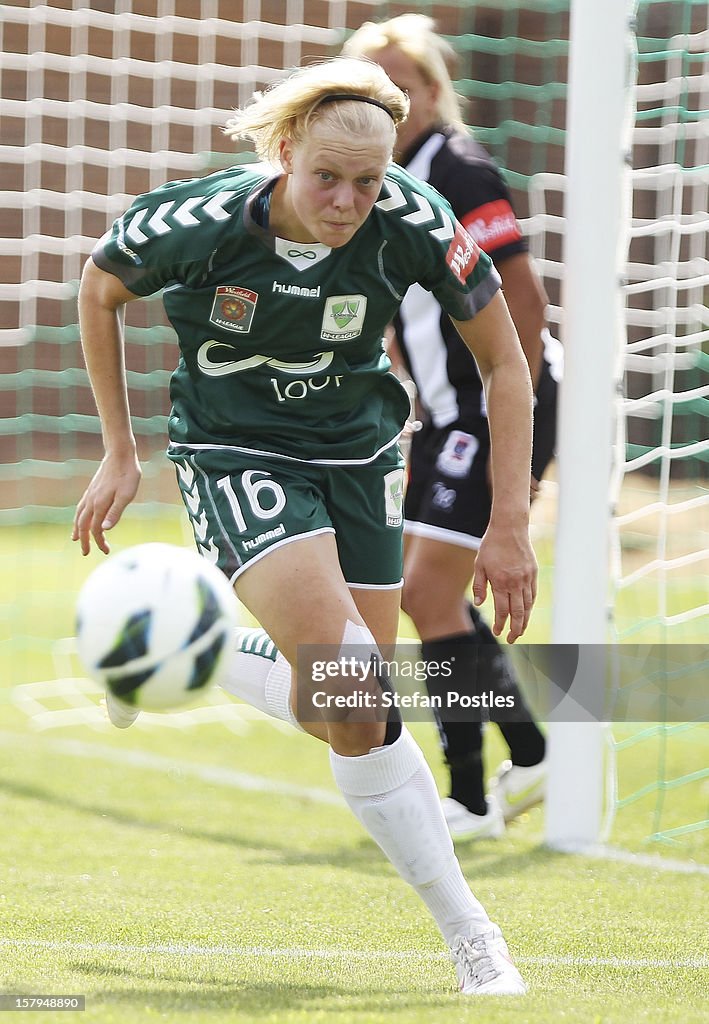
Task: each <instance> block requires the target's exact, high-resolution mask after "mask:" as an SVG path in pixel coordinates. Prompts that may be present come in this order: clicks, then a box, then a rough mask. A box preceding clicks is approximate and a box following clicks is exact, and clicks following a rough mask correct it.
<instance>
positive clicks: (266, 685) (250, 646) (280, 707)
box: [222, 627, 302, 731]
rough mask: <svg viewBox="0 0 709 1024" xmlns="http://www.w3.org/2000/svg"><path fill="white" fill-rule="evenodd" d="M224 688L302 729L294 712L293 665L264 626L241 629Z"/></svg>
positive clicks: (267, 712)
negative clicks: (291, 704)
mask: <svg viewBox="0 0 709 1024" xmlns="http://www.w3.org/2000/svg"><path fill="white" fill-rule="evenodd" d="M235 641H236V643H235V650H234V653H233V655H232V659H231V663H230V665H229V671H228V674H227V677H226V679H225V680H223V682H222V688H223V689H225V690H226V691H227V692H228V693H231V694H233V695H234V696H235V697H239V698H240V699H241V700H244V701H246V703H247V704H250V705H251V706H252V707H254V708H258V710H259V711H263V712H264V714H266V715H270V716H271V718H278V719H280V721H282V722H288V723H289V724H290V725H292V726H295V728H296V729H298V730H300V731H302V726H301V725H300V723H299V722H298V720H297V719H296V717H295V715H294V714H293V712H292V711H291V706H290V690H291V667H290V665H289V663H288V662H287V661H286V659H285V658H284V657H283V655H282V654H281V653H280V651H279V650H278V649H277V648H276V645H275V644H274V642H273V640H271V638H270V636H269V635H268V633H266V632H264V630H263V629H245V628H241V627H240V628H239V629H237V630H236V633H235Z"/></svg>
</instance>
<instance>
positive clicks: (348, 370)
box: [74, 59, 536, 995]
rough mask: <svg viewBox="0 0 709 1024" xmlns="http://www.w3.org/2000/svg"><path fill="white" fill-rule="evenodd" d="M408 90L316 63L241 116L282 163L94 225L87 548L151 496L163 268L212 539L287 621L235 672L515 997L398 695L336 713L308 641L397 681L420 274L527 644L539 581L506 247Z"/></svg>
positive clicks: (468, 960)
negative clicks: (488, 445)
mask: <svg viewBox="0 0 709 1024" xmlns="http://www.w3.org/2000/svg"><path fill="white" fill-rule="evenodd" d="M407 110H408V101H407V99H406V97H405V95H404V94H403V93H402V92H401V91H400V90H399V89H398V88H397V87H396V86H394V85H393V84H392V83H391V81H390V80H389V79H388V77H387V76H386V75H385V74H384V72H383V71H382V70H381V68H379V67H378V66H377V65H375V64H373V63H371V62H369V61H361V60H352V59H335V60H332V61H325V62H323V63H320V64H317V65H313V66H310V67H307V68H303V69H300V70H299V71H297V72H294V73H293V74H292V75H291V76H290V77H288V78H286V79H285V80H284V81H282V82H281V83H279V84H278V85H276V86H274V87H273V88H272V89H270V90H268V91H267V92H265V93H264V94H262V95H260V96H259V97H257V98H256V99H255V101H254V103H253V104H251V105H250V106H248V107H247V108H246V109H244V110H242V111H239V112H237V114H236V116H235V117H234V118H233V120H232V121H231V122H230V123H229V125H228V130H229V132H230V133H231V134H232V135H233V136H234V137H247V138H250V139H252V140H253V141H254V142H255V145H256V149H257V151H258V153H259V155H260V156H261V157H262V158H264V159H265V160H269V161H271V162H272V163H273V164H274V165H280V169H278V170H275V171H274V173H272V174H269V173H267V172H264V171H262V170H258V169H248V168H240V167H239V168H232V169H229V170H226V171H221V172H218V173H216V174H213V175H210V176H208V177H205V178H201V179H196V180H191V181H180V182H172V183H169V184H167V185H165V186H163V187H161V188H158V189H156V190H155V191H154V192H151V193H149V194H147V195H144V196H140V197H139V198H138V199H137V200H136V201H135V203H134V204H133V206H132V207H131V208H130V209H129V210H128V211H127V213H126V214H124V216H122V217H120V218H119V219H118V220H117V221H116V223H115V224H114V226H113V229H112V231H111V232H109V234H108V235H107V236H106V237H104V238H103V239H102V240H101V241H100V242H99V243H98V245H97V247H96V248H95V250H94V252H93V256H92V259H91V260H90V261H89V262H88V263H87V265H86V267H85V270H84V274H83V278H82V284H81V291H80V318H81V329H82V340H83V345H84V350H85V356H86V363H87V366H88V369H89V373H90V377H91V381H92V385H93V389H94V393H95V397H96V402H97V406H98V409H99V414H100V417H101V422H102V427H103V438H104V445H105V456H104V459H103V462H102V463H101V465H100V467H99V469H98V471H97V472H96V474H95V476H94V478H93V480H92V481H91V483H90V484H89V487H88V488H87V490H86V492H85V493H84V495H83V497H82V498H81V500H80V501H79V504H78V507H77V512H76V517H75V524H74V537H75V539H77V540H78V541H79V543H80V545H81V550H82V551H83V552H84V553H87V552H88V551H89V548H90V544H91V539H92V538H93V540H94V542H95V543H96V544H97V546H98V547H99V548H100V549H101V550H102V551H107V550H108V544H107V540H106V531H107V530H109V529H111V528H112V527H113V526H115V524H116V523H117V522H118V520H119V518H120V516H121V513H122V512H123V510H124V508H125V507H126V505H127V504H128V502H129V501H131V500H132V498H133V497H134V496H135V493H136V490H137V487H138V483H139V477H140V468H139V465H138V460H137V457H136V448H135V441H134V437H133V434H132V431H131V426H130V416H129V407H128V398H127V390H126V384H125V374H124V365H123V341H122V324H123V309H124V306H125V304H126V303H127V302H129V301H131V300H133V299H135V298H137V297H138V296H141V295H148V294H150V293H153V292H155V291H157V290H159V289H161V288H164V304H165V309H166V311H167V314H168V317H169V318H170V320H171V322H172V323H173V325H174V327H175V330H176V332H177V336H178V340H179V345H180V361H179V365H178V367H177V370H176V371H175V373H174V375H173V378H172V384H171V397H172V403H173V406H172V412H171V415H170V418H169V434H170V445H169V452H168V454H169V457H170V458H171V459H172V461H173V462H174V464H175V467H176V470H177V476H178V481H179V486H180V490H181V492H182V496H183V498H184V501H185V504H186V506H187V510H188V513H189V516H190V519H191V521H192V526H193V528H194V534H195V540H196V543H197V547H198V549H199V550H200V551H201V552H202V554H204V555H205V556H206V557H208V558H211V559H212V560H213V561H215V562H216V564H217V565H218V566H219V567H220V568H221V569H222V570H223V571H224V572H225V573H226V575H227V576H228V578H229V579H230V580H231V581H232V582H233V583H234V586H235V588H236V592H237V594H238V596H239V598H240V599H241V600H242V601H243V603H244V604H245V605H246V607H247V608H249V609H250V611H251V612H252V613H253V614H254V616H255V617H256V618H257V619H258V620H259V621H260V622H261V623H262V625H263V626H264V628H265V630H266V631H267V633H268V634H269V635H270V637H271V638H272V641H273V643H272V644H270V645H269V644H268V643H265V644H262V645H261V646H260V647H259V655H258V656H256V655H254V654H253V653H250V651H249V649H248V640H246V641H243V639H242V640H240V650H239V653H238V654H236V655H235V659H234V678H233V679H232V680H231V684H233V685H230V688H231V689H232V691H233V692H237V693H239V694H241V695H243V696H245V697H246V698H247V699H250V700H252V701H253V702H254V703H255V704H257V705H258V706H263V707H265V708H266V709H267V710H269V712H270V713H271V714H274V715H276V716H277V717H280V718H282V719H284V720H286V721H290V722H292V723H294V724H297V722H300V724H301V725H302V727H303V728H304V729H305V730H306V731H307V732H310V733H311V734H313V735H315V736H318V737H319V738H321V739H325V740H327V742H328V743H329V744H330V748H331V751H330V759H331V765H332V770H333V774H334V778H335V780H336V783H337V785H338V787H339V788H340V790H341V791H342V793H343V795H344V797H345V799H346V800H347V803H348V804H349V806H350V807H351V809H352V811H353V812H354V814H355V815H356V816H357V818H358V819H359V820H360V822H361V823H362V824H363V826H364V827H365V829H367V831H368V832H369V834H370V835H371V836H372V838H373V839H374V840H375V841H376V842H377V843H378V844H379V846H380V847H381V849H382V850H383V851H384V853H385V855H386V856H387V857H388V858H389V860H390V861H391V863H392V864H393V866H394V867H395V868H396V870H397V871H398V873H399V874H400V875H401V877H402V878H403V879H404V880H405V881H407V882H409V883H410V884H411V885H412V886H413V887H414V889H415V890H416V892H417V893H418V894H419V896H420V897H421V899H422V900H423V902H424V903H425V905H426V906H427V908H428V909H429V911H430V913H431V914H432V916H433V918H434V920H435V921H436V923H437V925H438V927H439V928H440V930H441V933H442V935H443V936H444V939H445V941H446V942H447V943H448V945H449V947H450V949H451V954H452V956H453V958H454V961H455V963H456V970H457V974H458V979H459V984H460V987H461V990H462V991H463V992H464V993H465V994H469V995H483V994H498V995H512V994H520V993H522V992H524V990H525V986H524V983H523V981H522V979H521V978H520V976H519V973H518V971H517V969H516V968H515V967H514V966H513V964H512V963H511V961H510V959H509V954H508V952H507V947H506V945H505V942H504V939H503V938H502V935H501V933H500V929H499V928H498V927H497V925H494V924H492V923H491V921H490V919H489V917H488V915H487V913H486V912H485V910H484V908H483V907H482V906H481V904H480V903H479V902H478V900H477V899H476V898H475V897H474V896H473V894H472V893H471V891H470V889H469V887H468V885H467V883H466V881H465V879H464V877H463V875H462V873H461V870H460V866H459V864H458V862H457V860H456V858H455V855H454V852H453V846H452V842H451V839H450V836H449V834H448V831H447V829H446V827H445V822H444V819H443V815H442V812H441V807H440V802H439V800H438V796H437V793H436V788H435V784H434V781H433V778H432V776H431V773H430V770H429V769H428V766H427V765H426V762H425V760H424V758H423V756H422V754H421V751H420V750H419V748H418V746H417V745H416V743H415V742H414V740H413V739H412V737H411V735H410V734H409V733H408V731H407V730H406V729H405V728H404V727H403V724H402V721H401V718H400V716H399V714H398V713H397V712H396V709H395V708H394V709H392V710H390V711H389V713H388V715H387V716H386V717H384V716H383V715H382V714H381V709H382V706H383V704H384V702H382V701H380V702H379V705H378V706H377V707H376V709H375V711H374V712H370V711H368V710H365V711H363V712H362V713H348V712H343V713H342V714H341V715H339V717H338V716H336V715H335V714H330V713H328V712H324V711H320V710H317V709H316V707H315V705H314V701H313V700H312V699H311V698H312V687H311V684H312V681H313V672H312V668H313V657H314V655H313V652H317V653H318V654H319V655H320V656H322V653H323V651H326V652H330V657H331V665H334V667H335V669H336V671H335V673H334V675H332V676H330V675H328V676H327V677H326V680H325V682H324V683H323V684H320V689H321V690H323V689H324V691H325V694H326V696H332V697H333V698H337V697H342V696H344V697H349V696H351V695H356V694H357V692H358V691H357V690H356V688H355V683H354V681H353V679H352V678H351V677H348V675H347V673H346V671H345V668H344V666H345V664H346V663H347V660H348V659H347V655H348V653H349V652H351V651H352V650H355V651H356V652H358V653H357V657H358V661H359V663H360V664H366V665H367V666H368V672H367V678H366V680H365V681H363V682H362V687H363V688H364V690H365V691H366V693H367V694H368V695H369V696H373V697H376V696H377V694H378V695H379V696H381V693H382V691H383V690H384V689H386V688H387V686H388V683H387V680H386V678H385V677H384V675H383V673H382V672H381V669H380V668H379V658H378V655H379V651H380V650H381V649H384V650H387V649H388V648H389V646H390V645H392V644H393V643H394V641H395V638H396V631H397V623H398V614H399V597H400V588H401V572H402V540H401V537H402V519H403V515H402V475H403V470H402V465H401V459H400V455H399V451H398V446H397V439H398V437H399V434H400V432H401V429H402V426H403V424H404V421H405V419H406V415H407V412H408V399H407V398H406V395H405V393H404V391H403V389H402V388H401V386H400V384H399V383H398V381H397V380H396V379H395V377H394V376H393V375H392V374H391V373H390V372H389V365H390V364H389V360H388V358H387V357H386V355H385V354H384V351H383V346H382V332H383V330H384V327H385V326H386V324H387V323H388V322H389V321H390V320H391V318H392V316H393V315H394V314H395V312H396V309H397V308H398V306H399V304H400V302H401V299H402V296H403V295H404V294H405V292H406V290H407V288H408V287H409V285H411V284H412V283H413V282H419V283H421V284H422V285H423V286H424V287H426V288H430V289H432V290H433V292H434V293H435V294H436V296H437V298H438V301H439V302H440V303H441V305H442V307H443V308H445V309H446V310H447V312H448V314H449V315H450V316H452V317H453V318H454V319H455V322H456V324H457V326H458V329H459V331H460V333H461V336H462V337H463V338H464V340H465V342H466V344H467V345H469V346H470V347H471V350H472V351H474V352H475V355H476V358H477V360H478V362H479V365H480V368H481V374H482V377H483V380H484V383H485V387H486V393H487V401H488V407H489V412H490V423H491V435H492V443H493V448H494V450H495V464H494V479H495V496H496V498H495V505H494V508H493V511H492V515H491V518H490V526H489V528H488V530H487V533H486V536H485V538H484V539H483V541H482V544H481V547H480V552H479V557H478V578H477V588H478V593H479V594H480V596H482V595H483V594H484V592H485V591H486V588H487V584H488V583H489V584H490V586H491V588H492V592H493V595H494V598H495V602H496V609H497V611H496V627H497V628H498V629H499V630H502V629H503V628H504V627H505V625H506V624H508V635H509V637H510V639H512V640H514V639H516V638H517V637H519V636H521V635H522V633H523V632H524V630H525V628H526V626H527V622H528V620H529V615H530V612H531V609H532V604H533V602H534V597H535V588H536V564H535V560H534V555H533V552H532V550H531V547H530V544H529V538H528V506H529V493H528V472H529V460H530V450H531V387H530V382H529V373H528V370H527V366H526V363H525V360H524V356H523V353H522V351H521V348H520V345H519V340H518V338H517V336H516V333H515V330H514V326H513V324H512V321H511V319H510V317H509V313H508V311H507V307H506V305H505V302H504V299H503V298H502V295H501V293H500V291H499V279H498V276H497V274H496V273H495V271H494V269H493V267H492V265H491V263H490V261H489V260H488V259H487V257H486V256H484V255H483V254H481V253H480V252H479V250H478V247H477V246H476V245H475V243H474V242H473V241H472V239H471V238H470V236H469V235H468V234H467V232H466V231H465V230H464V229H463V228H462V227H461V226H460V225H459V224H458V223H457V222H456V221H455V218H454V217H453V214H452V212H451V209H450V207H449V205H448V204H447V203H446V202H445V201H444V200H443V199H442V198H441V197H440V196H438V194H437V193H436V192H434V191H433V190H432V189H430V188H429V187H428V186H426V185H424V184H422V183H420V182H417V181H416V180H415V179H413V178H412V177H411V176H410V175H409V174H407V173H406V172H405V171H402V170H400V169H398V168H396V167H394V166H392V165H391V164H390V158H391V154H392V149H393V145H394V141H395V135H396V125H397V124H398V123H400V122H402V121H403V120H404V118H405V117H406V113H407ZM422 211H425V216H422ZM274 644H275V646H274ZM363 650H364V652H365V656H362V654H361V652H362V651H363ZM249 659H250V661H249ZM247 663H249V664H251V666H252V667H251V668H249V669H248V670H247V669H246V668H244V665H245V664H247ZM254 665H255V667H254ZM291 669H293V670H296V671H294V673H293V676H292V672H291ZM292 682H293V683H295V685H292Z"/></svg>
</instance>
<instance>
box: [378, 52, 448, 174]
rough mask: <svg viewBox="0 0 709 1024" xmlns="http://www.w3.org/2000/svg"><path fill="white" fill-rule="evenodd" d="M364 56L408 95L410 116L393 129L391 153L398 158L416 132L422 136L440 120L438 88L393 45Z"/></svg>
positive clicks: (416, 136)
mask: <svg viewBox="0 0 709 1024" xmlns="http://www.w3.org/2000/svg"><path fill="white" fill-rule="evenodd" d="M367 56H368V57H371V59H372V60H375V61H376V62H377V64H379V65H380V67H382V68H383V69H384V71H386V73H387V75H388V76H389V78H391V80H392V82H393V83H394V85H398V86H399V88H400V89H401V90H402V92H406V93H408V95H409V103H410V107H409V116H408V117H407V119H406V120H405V121H404V122H403V124H400V125H399V127H398V128H397V132H396V146H395V150H394V156H395V158H397V159H398V158H399V157H400V156H401V154H402V153H404V152H405V151H406V150H407V149H408V148H409V146H410V145H411V143H412V142H414V140H415V139H417V138H418V137H419V135H423V133H424V132H425V131H428V129H429V128H431V126H432V125H434V124H435V123H436V122H437V121H438V120H439V114H438V96H439V91H440V90H439V88H438V85H437V83H436V82H428V81H427V80H426V79H425V78H424V76H423V75H422V73H421V71H420V70H419V68H418V65H417V64H415V63H414V61H413V60H411V58H410V57H407V56H406V54H405V53H402V52H401V50H399V49H398V48H397V47H396V46H387V47H385V48H384V49H383V50H377V51H376V52H375V53H370V54H367Z"/></svg>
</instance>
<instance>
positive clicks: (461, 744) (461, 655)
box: [421, 633, 487, 814]
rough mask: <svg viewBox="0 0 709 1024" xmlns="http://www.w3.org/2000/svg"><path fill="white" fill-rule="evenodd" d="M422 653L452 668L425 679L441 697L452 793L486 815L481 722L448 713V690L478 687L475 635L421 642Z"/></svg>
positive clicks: (438, 719)
mask: <svg viewBox="0 0 709 1024" xmlns="http://www.w3.org/2000/svg"><path fill="white" fill-rule="evenodd" d="M421 653H422V656H423V660H424V661H425V662H426V663H427V664H428V663H431V664H433V663H437V664H439V665H440V664H443V663H445V664H448V665H450V668H451V675H449V676H447V677H445V678H443V677H441V676H434V675H433V674H431V676H430V677H428V676H427V679H426V686H427V689H428V692H429V694H430V695H431V696H432V697H434V696H440V697H441V698H442V704H443V709H444V713H443V714H441V713H439V712H436V711H434V714H435V717H436V724H437V726H438V732H439V735H440V737H441V743H442V745H443V752H444V755H445V759H446V764H447V765H448V769H449V771H450V780H451V788H450V795H451V797H452V798H453V799H454V800H457V801H458V803H461V804H463V806H465V807H467V808H468V810H469V811H472V813H473V814H485V813H486V811H487V804H486V803H485V780H484V774H483V763H482V725H481V723H480V722H479V721H475V720H472V719H470V720H464V719H463V717H462V716H460V717H459V718H458V719H457V720H455V721H453V720H451V717H450V715H448V714H446V713H445V709H446V700H445V694H446V693H447V692H449V691H452V692H457V693H464V694H469V693H471V692H472V691H473V690H474V689H475V679H476V668H477V641H476V639H475V635H474V634H473V633H459V634H457V635H455V636H450V637H443V638H441V639H440V640H425V641H424V642H423V643H422V644H421Z"/></svg>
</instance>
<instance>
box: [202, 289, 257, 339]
mask: <svg viewBox="0 0 709 1024" xmlns="http://www.w3.org/2000/svg"><path fill="white" fill-rule="evenodd" d="M257 300H258V292H252V291H250V289H248V288H240V287H239V286H238V285H230V284H228V285H221V286H220V287H219V288H217V290H216V292H215V293H214V302H213V304H212V312H211V313H210V316H209V320H210V323H213V324H216V325H217V327H221V328H222V329H223V330H225V331H235V332H236V333H237V334H248V332H249V331H250V330H251V321H252V320H253V318H254V311H255V309H256V302H257Z"/></svg>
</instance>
